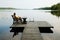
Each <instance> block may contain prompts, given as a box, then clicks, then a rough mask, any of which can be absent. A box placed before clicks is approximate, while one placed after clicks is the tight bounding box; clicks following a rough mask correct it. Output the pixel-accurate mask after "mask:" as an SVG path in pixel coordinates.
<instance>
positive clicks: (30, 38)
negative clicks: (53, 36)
mask: <svg viewBox="0 0 60 40" xmlns="http://www.w3.org/2000/svg"><path fill="white" fill-rule="evenodd" d="M10 28H12V29H13V28H24V30H23V34H22V38H21V40H43V38H42V36H41V34H40V29H41V30H43V31H47V30H50V28H53V26H51V25H50V24H49V23H47V22H46V21H36V22H27V24H13V25H12V26H11V27H10ZM20 30H21V29H20ZM47 32H48V31H47Z"/></svg>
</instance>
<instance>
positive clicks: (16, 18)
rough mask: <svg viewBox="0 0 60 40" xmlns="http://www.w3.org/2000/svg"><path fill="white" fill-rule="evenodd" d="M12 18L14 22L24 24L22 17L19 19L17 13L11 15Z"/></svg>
mask: <svg viewBox="0 0 60 40" xmlns="http://www.w3.org/2000/svg"><path fill="white" fill-rule="evenodd" d="M11 16H12V18H13V20H14V21H16V22H19V21H21V22H22V18H21V17H19V16H16V13H14V14H13V15H11Z"/></svg>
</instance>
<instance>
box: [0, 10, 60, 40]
mask: <svg viewBox="0 0 60 40" xmlns="http://www.w3.org/2000/svg"><path fill="white" fill-rule="evenodd" d="M49 11H50V10H49ZM49 11H47V10H45V11H44V10H0V40H10V39H11V40H12V35H13V33H12V32H10V30H11V29H10V28H9V27H10V26H11V25H12V24H13V19H12V17H11V15H12V14H13V13H14V12H16V14H17V15H18V16H21V17H27V21H33V20H34V21H47V22H48V23H50V24H51V25H52V26H54V28H53V29H52V30H53V31H54V33H41V35H42V36H43V38H44V39H45V40H46V39H49V38H51V39H50V40H60V17H57V16H55V15H52V14H51V13H50V12H49ZM21 35H22V33H19V35H17V36H18V38H17V37H15V38H16V39H19V38H21ZM48 36H49V38H47V37H48ZM16 39H15V40H16Z"/></svg>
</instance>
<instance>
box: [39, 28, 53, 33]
mask: <svg viewBox="0 0 60 40" xmlns="http://www.w3.org/2000/svg"><path fill="white" fill-rule="evenodd" d="M39 31H40V33H53V31H52V30H51V29H50V28H49V27H39Z"/></svg>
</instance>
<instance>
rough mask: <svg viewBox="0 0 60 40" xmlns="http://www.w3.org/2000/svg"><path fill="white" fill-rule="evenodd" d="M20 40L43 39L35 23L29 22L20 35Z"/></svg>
mask: <svg viewBox="0 0 60 40" xmlns="http://www.w3.org/2000/svg"><path fill="white" fill-rule="evenodd" d="M22 40H43V38H42V36H41V34H40V32H39V29H38V27H37V23H35V22H33V23H32V22H30V23H28V25H26V27H25V29H24V32H23V35H22Z"/></svg>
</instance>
